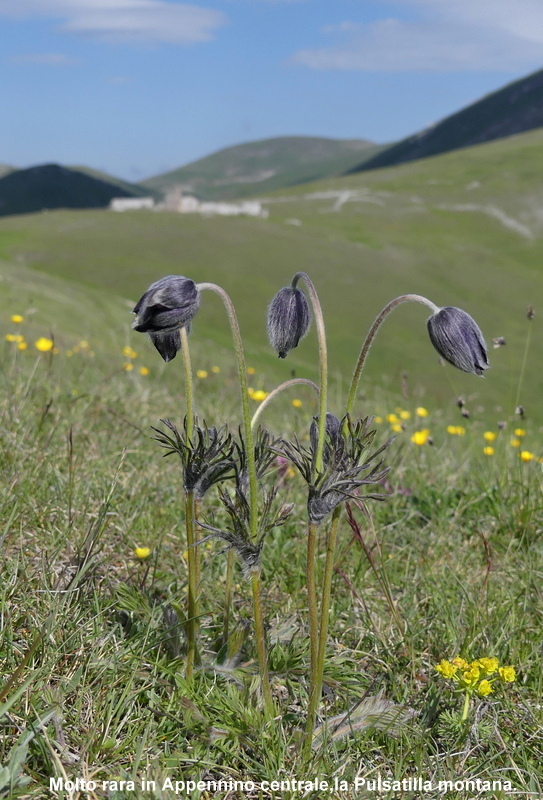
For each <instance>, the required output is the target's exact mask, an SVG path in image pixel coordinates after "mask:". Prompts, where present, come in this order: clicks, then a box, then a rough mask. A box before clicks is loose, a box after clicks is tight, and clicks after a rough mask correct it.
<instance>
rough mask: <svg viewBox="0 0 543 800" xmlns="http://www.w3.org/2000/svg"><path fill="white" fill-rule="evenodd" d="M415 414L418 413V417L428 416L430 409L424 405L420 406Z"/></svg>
mask: <svg viewBox="0 0 543 800" xmlns="http://www.w3.org/2000/svg"><path fill="white" fill-rule="evenodd" d="M415 414H416V415H417V417H427V416H428V411H427V409H426V408H424V407H423V406H419V407H418V408H416V409H415Z"/></svg>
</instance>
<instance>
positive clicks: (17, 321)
mask: <svg viewBox="0 0 543 800" xmlns="http://www.w3.org/2000/svg"><path fill="white" fill-rule="evenodd" d="M24 319H25V318H24V317H22V316H21V315H20V314H12V315H11V317H10V320H11V321H12V322H14V323H15V324H16V325H20V324H21V322H24Z"/></svg>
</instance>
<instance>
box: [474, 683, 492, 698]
mask: <svg viewBox="0 0 543 800" xmlns="http://www.w3.org/2000/svg"><path fill="white" fill-rule="evenodd" d="M493 691H494V689H493V688H492V684H491V683H490V681H487V680H486V679H485V680H482V681H481V683H480V684H479V686H478V687H477V694H480V695H481V697H486V696H487V695H489V694H491V693H492V692H493Z"/></svg>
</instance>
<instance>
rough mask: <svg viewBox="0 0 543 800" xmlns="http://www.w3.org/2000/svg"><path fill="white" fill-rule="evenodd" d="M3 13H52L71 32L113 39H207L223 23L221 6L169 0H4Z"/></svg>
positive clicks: (0, 9)
mask: <svg viewBox="0 0 543 800" xmlns="http://www.w3.org/2000/svg"><path fill="white" fill-rule="evenodd" d="M0 14H4V15H9V16H12V17H19V18H29V17H30V18H32V17H37V16H39V17H49V18H51V19H54V20H55V21H56V22H58V23H60V25H59V29H60V30H61V31H64V32H66V33H71V34H87V35H94V36H97V37H98V38H101V39H106V40H110V41H128V42H130V41H140V42H173V43H178V44H188V43H190V42H206V41H210V40H211V39H212V38H213V35H214V32H215V31H216V29H217V28H219V27H221V26H222V25H224V24H225V22H226V18H225V16H224V14H222V13H221V12H220V11H215V10H213V9H209V8H202V7H200V6H194V5H188V4H185V3H177V2H165V0H2V3H1V4H0Z"/></svg>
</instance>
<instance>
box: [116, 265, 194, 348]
mask: <svg viewBox="0 0 543 800" xmlns="http://www.w3.org/2000/svg"><path fill="white" fill-rule="evenodd" d="M199 307H200V292H199V290H198V288H197V286H196V284H195V283H194V281H192V280H191V279H190V278H185V277H183V276H182V275H168V276H167V277H165V278H161V279H160V280H159V281H156V282H155V283H153V284H151V286H149V288H148V289H147V291H146V292H145V294H144V295H143V297H142V298H141V299H140V300H139V301H138V302H137V303H136V305H135V307H134V314H136V319H135V320H134V322H133V323H132V327H133V328H134V330H135V331H139V332H141V333H148V334H149V336H150V338H151V341H152V342H153V344H154V346H155V347H156V349H157V350H158V352H159V353H160V355H161V356H162V358H163V359H164V361H171V360H172V358H175V356H176V355H177V352H178V350H180V349H181V337H180V334H179V330H180V328H185V327H186V328H188V327H189V326H190V323H191V321H192V319H193V317H194V315H195V314H196V312H197V311H198V308H199Z"/></svg>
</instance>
